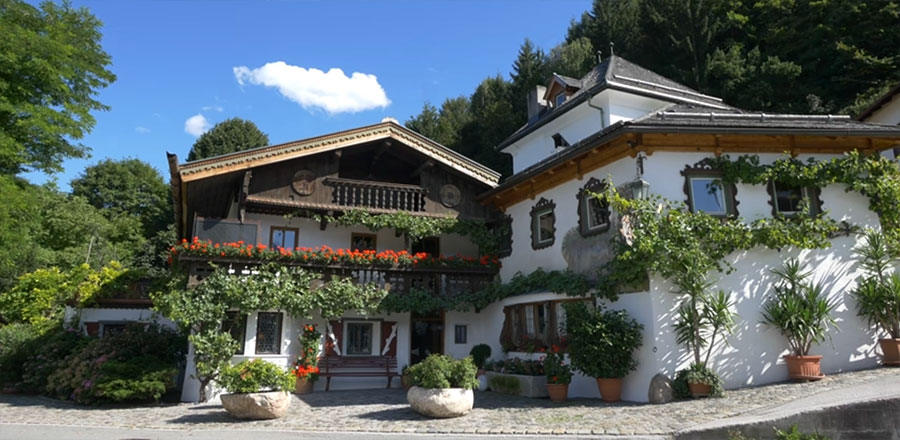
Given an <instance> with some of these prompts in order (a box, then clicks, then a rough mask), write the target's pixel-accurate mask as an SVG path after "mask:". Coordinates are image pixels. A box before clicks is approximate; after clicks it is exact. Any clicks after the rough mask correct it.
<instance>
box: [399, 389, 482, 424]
mask: <svg viewBox="0 0 900 440" xmlns="http://www.w3.org/2000/svg"><path fill="white" fill-rule="evenodd" d="M406 400H407V401H408V402H409V406H410V407H411V408H412V409H413V411H415V412H417V413H419V414H422V415H423V416H428V417H437V418H449V417H459V416H464V415H466V414H468V413H469V411H471V410H472V405H474V404H475V393H473V392H472V390H465V389H462V388H436V389H425V388H422V387H412V388H410V389H409V392H407V393H406Z"/></svg>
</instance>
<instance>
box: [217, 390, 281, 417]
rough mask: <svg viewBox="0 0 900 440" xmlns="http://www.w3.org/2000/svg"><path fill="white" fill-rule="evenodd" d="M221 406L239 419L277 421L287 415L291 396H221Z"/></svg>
mask: <svg viewBox="0 0 900 440" xmlns="http://www.w3.org/2000/svg"><path fill="white" fill-rule="evenodd" d="M220 398H221V399H222V406H224V407H225V411H228V414H231V416H232V417H237V418H239V419H257V420H259V419H277V418H279V417H284V415H285V414H287V410H288V407H290V406H291V395H290V394H289V393H288V392H287V391H270V392H266V393H248V394H223V395H222V396H220Z"/></svg>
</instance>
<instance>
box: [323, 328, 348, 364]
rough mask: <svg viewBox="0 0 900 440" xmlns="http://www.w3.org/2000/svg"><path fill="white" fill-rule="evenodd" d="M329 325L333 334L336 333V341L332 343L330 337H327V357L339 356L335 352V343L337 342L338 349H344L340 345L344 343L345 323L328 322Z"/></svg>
mask: <svg viewBox="0 0 900 440" xmlns="http://www.w3.org/2000/svg"><path fill="white" fill-rule="evenodd" d="M328 324H329V325H331V332H332V333H334V341H332V340H331V338H330V337H328V335H325V355H326V356H338V354H337V352H336V351H335V350H334V344H335V341H337V344H338V349H339V350H340V349H342V347H341V346H340V344H342V343H343V341H344V339H343V335H344V323H343V322H342V321H328Z"/></svg>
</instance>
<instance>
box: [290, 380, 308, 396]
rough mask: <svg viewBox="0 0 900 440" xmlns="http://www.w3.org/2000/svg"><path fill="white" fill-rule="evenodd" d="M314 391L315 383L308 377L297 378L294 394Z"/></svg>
mask: <svg viewBox="0 0 900 440" xmlns="http://www.w3.org/2000/svg"><path fill="white" fill-rule="evenodd" d="M312 391H313V383H312V382H308V381H307V380H306V379H297V382H295V383H294V394H309V393H311V392H312Z"/></svg>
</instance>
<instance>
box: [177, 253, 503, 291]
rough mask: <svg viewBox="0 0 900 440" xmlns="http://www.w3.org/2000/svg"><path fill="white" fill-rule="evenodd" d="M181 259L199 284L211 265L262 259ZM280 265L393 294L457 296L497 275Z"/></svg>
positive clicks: (489, 270) (249, 265)
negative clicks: (420, 293) (186, 263)
mask: <svg viewBox="0 0 900 440" xmlns="http://www.w3.org/2000/svg"><path fill="white" fill-rule="evenodd" d="M180 260H181V261H185V262H191V263H192V264H191V265H190V272H189V273H190V278H189V284H195V283H199V282H200V281H202V280H203V278H206V276H208V275H209V274H210V273H211V272H212V270H213V268H212V267H211V266H210V265H209V264H208V263H210V262H215V263H216V265H218V266H221V267H228V268H229V269H230V270H231V271H233V272H234V273H238V274H239V273H250V271H252V270H253V267H254V266H257V265H259V264H262V262H255V261H248V260H244V259H229V258H215V259H212V260H209V259H203V258H201V257H181V258H180ZM281 264H285V265H289V266H299V267H302V268H303V269H306V270H310V271H315V272H319V273H321V274H322V279H326V280H327V279H330V278H331V276H332V275H337V276H341V277H350V278H351V279H354V280H356V281H357V282H359V283H369V282H372V283H375V285H377V286H378V287H380V288H383V289H386V290H388V291H389V292H391V293H393V294H403V293H408V292H410V291H411V290H424V291H429V292H432V294H434V295H438V296H449V297H452V296H456V295H460V294H463V293H467V292H477V291H480V290H482V289H484V288H485V287H487V286H488V284H490V283H491V282H493V280H494V278H495V277H496V275H497V272H498V270H499V269H498V268H496V267H416V268H396V267H353V266H342V265H319V264H303V263H300V262H284V263H281Z"/></svg>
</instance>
